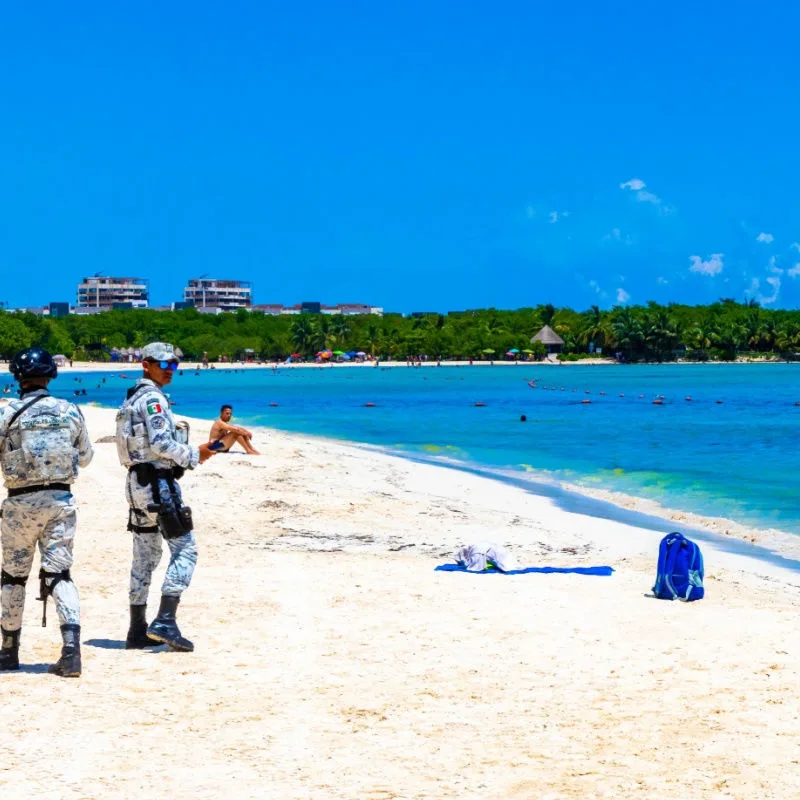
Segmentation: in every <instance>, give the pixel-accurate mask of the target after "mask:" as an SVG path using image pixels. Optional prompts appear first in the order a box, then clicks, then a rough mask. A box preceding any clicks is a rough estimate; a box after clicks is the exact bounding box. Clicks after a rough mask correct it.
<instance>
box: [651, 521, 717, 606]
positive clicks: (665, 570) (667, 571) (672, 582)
mask: <svg viewBox="0 0 800 800" xmlns="http://www.w3.org/2000/svg"><path fill="white" fill-rule="evenodd" d="M703 577H704V571H703V554H702V553H701V552H700V548H699V547H698V546H697V545H696V544H695V543H694V542H693V541H691V540H690V539H687V538H686V537H685V536H683V535H681V534H680V533H668V534H667V535H666V536H665V537H664V538H663V539H662V540H661V544H660V545H659V547H658V572H657V574H656V585H655V586H654V587H653V594H654V595H655V596H656V597H658V598H660V599H661V600H675V599H676V598H677V599H678V600H685V601H687V602H689V601H691V600H702V599H703V596H704V595H705V589H704V588H703Z"/></svg>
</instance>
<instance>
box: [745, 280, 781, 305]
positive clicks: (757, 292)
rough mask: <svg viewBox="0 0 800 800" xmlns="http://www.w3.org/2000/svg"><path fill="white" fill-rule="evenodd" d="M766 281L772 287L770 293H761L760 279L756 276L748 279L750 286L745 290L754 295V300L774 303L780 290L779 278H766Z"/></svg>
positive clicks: (762, 302) (765, 303)
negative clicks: (750, 279)
mask: <svg viewBox="0 0 800 800" xmlns="http://www.w3.org/2000/svg"><path fill="white" fill-rule="evenodd" d="M766 282H767V283H768V284H769V285H770V286H771V287H772V294H770V295H765V294H762V293H761V281H760V280H759V279H758V278H753V280H752V281H750V288H749V289H748V290H747V294H749V295H753V296H755V298H756V300H758V302H759V303H761V304H762V305H768V304H769V303H774V302H775V301H776V300H777V299H778V295H779V294H780V291H781V279H780V278H766Z"/></svg>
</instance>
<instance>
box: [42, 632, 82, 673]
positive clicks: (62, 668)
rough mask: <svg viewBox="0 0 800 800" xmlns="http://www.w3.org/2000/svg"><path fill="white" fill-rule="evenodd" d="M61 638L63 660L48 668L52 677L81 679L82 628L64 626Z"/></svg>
mask: <svg viewBox="0 0 800 800" xmlns="http://www.w3.org/2000/svg"><path fill="white" fill-rule="evenodd" d="M61 638H62V639H63V640H64V646H63V647H62V648H61V658H59V659H58V661H57V662H56V663H55V664H53V666H52V667H48V669H47V671H48V672H49V673H50V674H51V675H60V676H61V677H62V678H80V676H81V626H80V625H62V626H61Z"/></svg>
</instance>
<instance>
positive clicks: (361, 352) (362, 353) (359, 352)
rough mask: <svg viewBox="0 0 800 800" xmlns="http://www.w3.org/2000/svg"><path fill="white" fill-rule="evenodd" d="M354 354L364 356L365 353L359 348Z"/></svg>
mask: <svg viewBox="0 0 800 800" xmlns="http://www.w3.org/2000/svg"><path fill="white" fill-rule="evenodd" d="M356 355H357V356H365V355H366V353H365V352H364V351H363V350H359V351H358V352H357V353H356Z"/></svg>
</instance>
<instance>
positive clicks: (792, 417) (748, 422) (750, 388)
mask: <svg viewBox="0 0 800 800" xmlns="http://www.w3.org/2000/svg"><path fill="white" fill-rule="evenodd" d="M121 370H125V371H126V373H127V375H129V376H131V378H132V377H135V376H136V375H137V374H138V370H137V369H136V365H134V366H133V367H132V368H124V367H123V368H121ZM103 377H105V378H106V381H105V383H103V382H102V378H103ZM79 381H80V382H79ZM531 382H533V383H534V385H535V387H536V388H533V387H532V386H531V385H530V383H531ZM130 385H131V380H130V379H126V378H121V377H119V376H118V375H114V376H112V375H110V374H108V375H105V376H103V375H99V374H98V373H83V374H80V375H77V376H75V375H73V374H66V373H65V374H64V375H63V376H62V377H61V378H59V380H58V381H57V384H54V385H53V388H54V389H56V388H57V389H58V390H59V391H58V392H57V393H59V394H61V395H63V396H67V397H71V396H72V395H73V391H74V389H77V388H85V389H86V391H87V396H86V397H85V398H81V400H82V401H96V402H98V403H100V404H101V405H108V406H116V405H118V404H119V403H120V402H121V400H122V398H123V397H124V393H125V390H126V388H127V387H128V386H130ZM169 391H170V394H171V397H172V399H173V400H174V401H175V402H176V403H177V405H176V411H177V412H178V413H182V414H185V415H187V416H194V417H204V418H208V419H209V420H212V419H213V418H214V417H215V416H216V415H217V413H218V411H219V406H220V404H221V403H223V402H226V403H230V404H232V405H233V406H234V421H238V422H240V423H242V424H246V425H264V426H269V427H274V428H279V429H281V430H286V431H297V432H302V433H305V434H316V435H323V436H327V437H334V438H338V439H343V440H348V441H354V442H360V443H365V444H369V445H373V446H378V447H382V448H386V449H388V450H390V451H392V452H396V453H399V454H401V455H405V456H407V457H412V458H415V459H425V460H446V461H447V462H448V463H451V464H455V465H457V466H460V467H463V468H468V469H479V470H480V471H482V472H484V473H485V472H489V473H490V474H494V475H496V476H497V477H499V478H501V479H505V480H510V479H513V480H522V481H530V482H531V483H532V484H533V483H536V482H537V481H541V480H542V478H543V477H546V478H548V479H555V480H560V481H566V482H568V483H570V484H574V485H577V486H582V487H592V488H600V489H608V490H612V491H616V492H622V493H625V494H629V495H634V496H637V497H643V498H648V499H651V500H655V501H657V502H658V503H660V504H661V505H662V506H664V507H666V508H670V509H679V510H684V511H690V512H694V513H696V514H700V515H703V516H706V517H726V518H729V519H733V520H735V521H737V522H740V523H742V524H745V525H748V526H751V527H756V528H765V527H770V528H777V529H780V530H783V531H786V532H790V533H800V510H798V504H797V496H798V493H797V488H796V475H797V464H798V448H797V443H798V435H800V406H795V403H796V402H800V365H793V364H730V365H724V364H720V365H688V364H681V365H659V366H563V367H555V366H540V365H536V364H519V365H517V366H499V365H498V366H495V367H489V366H480V367H477V366H475V367H454V366H442V367H435V366H426V367H423V368H409V367H393V368H386V367H378V368H374V367H364V368H348V367H336V366H335V367H324V368H310V369H309V368H304V369H291V368H285V367H284V368H279V369H278V370H277V371H273V370H272V369H270V368H265V369H259V370H247V371H245V370H238V371H235V370H233V369H231V370H227V369H224V368H217V369H215V370H202V371H201V372H200V373H199V374H198V373H195V371H194V369H188V368H187V369H184V370H183V372H182V374H179V375H176V377H175V379H174V381H173V384H172V386H171V387H170V388H169ZM621 395H624V397H623V396H621ZM661 396H663V400H662V403H661V404H654V403H653V401H654V400H655V399H660V398H661ZM687 397H691V400H687V399H686V398H687ZM584 400H590V401H591V402H590V403H583V402H582V401H584ZM717 401H721V402H717ZM366 403H374V406H372V407H367V406H366V405H365V404H366ZM477 403H483V404H484V405H483V406H479V405H476V404H477ZM272 404H277V405H272ZM522 414H525V415H526V416H527V422H521V421H520V416H521V415H522Z"/></svg>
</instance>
